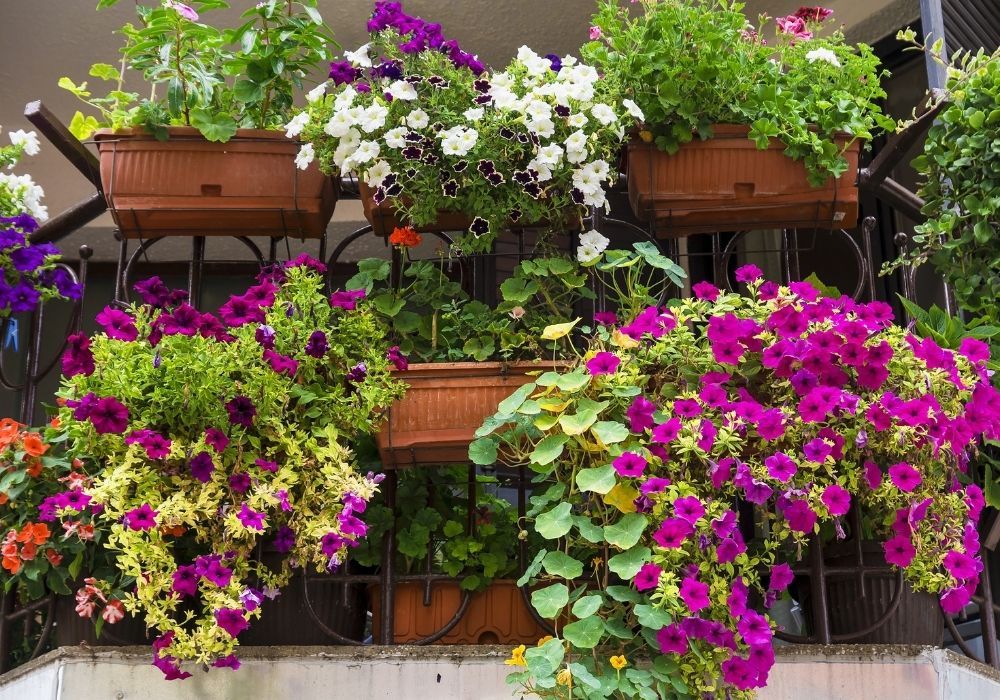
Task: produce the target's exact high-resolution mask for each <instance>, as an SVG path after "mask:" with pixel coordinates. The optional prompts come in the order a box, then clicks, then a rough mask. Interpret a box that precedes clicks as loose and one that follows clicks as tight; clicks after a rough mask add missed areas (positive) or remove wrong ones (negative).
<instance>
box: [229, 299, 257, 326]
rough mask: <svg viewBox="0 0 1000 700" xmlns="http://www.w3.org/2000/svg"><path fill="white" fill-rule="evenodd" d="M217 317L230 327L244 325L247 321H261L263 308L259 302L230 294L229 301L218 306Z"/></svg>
mask: <svg viewBox="0 0 1000 700" xmlns="http://www.w3.org/2000/svg"><path fill="white" fill-rule="evenodd" d="M219 318H221V319H222V320H223V321H224V322H225V323H226V324H227V325H229V326H231V327H239V326H245V325H246V324H248V323H261V322H263V320H264V310H263V309H262V308H261V307H260V304H258V303H256V302H254V301H252V300H250V299H247V298H246V297H242V296H231V297H229V301H227V302H226V303H225V304H223V305H222V306H220V307H219Z"/></svg>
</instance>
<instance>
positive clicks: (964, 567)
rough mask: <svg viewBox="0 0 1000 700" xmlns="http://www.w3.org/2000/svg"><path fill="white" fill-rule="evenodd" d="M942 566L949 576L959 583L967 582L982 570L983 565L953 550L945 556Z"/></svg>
mask: <svg viewBox="0 0 1000 700" xmlns="http://www.w3.org/2000/svg"><path fill="white" fill-rule="evenodd" d="M942 565H943V566H944V568H945V569H947V571H948V573H949V574H951V575H952V576H953V577H954V578H955V579H957V580H959V581H967V580H969V579H971V578H973V577H975V576H976V575H977V574H978V573H979V572H980V571H981V570H982V564H980V563H979V562H978V561H976V559H975V558H974V557H970V556H969V555H968V554H964V553H962V552H959V551H956V550H952V551H950V552H948V553H947V554H946V555H945V556H944V561H943V562H942Z"/></svg>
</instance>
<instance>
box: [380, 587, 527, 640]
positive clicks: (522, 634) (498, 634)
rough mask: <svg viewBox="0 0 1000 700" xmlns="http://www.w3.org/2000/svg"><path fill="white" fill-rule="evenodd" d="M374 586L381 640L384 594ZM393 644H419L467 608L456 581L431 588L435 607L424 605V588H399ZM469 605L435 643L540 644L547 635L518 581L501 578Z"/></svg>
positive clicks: (432, 603) (432, 604)
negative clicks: (532, 611)
mask: <svg viewBox="0 0 1000 700" xmlns="http://www.w3.org/2000/svg"><path fill="white" fill-rule="evenodd" d="M380 590H381V586H379V585H378V584H374V585H372V586H371V587H370V588H369V593H370V595H371V600H372V606H371V607H372V630H373V634H374V636H375V639H378V635H379V630H380V629H381V624H382V614H381V612H380V608H379V606H380V603H381V601H380V598H379V592H380ZM395 590H396V598H395V607H396V612H395V619H394V621H393V625H394V626H395V634H394V641H395V643H396V644H409V643H411V642H416V641H419V640H421V639H424V638H426V637H429V636H430V635H432V634H434V633H435V632H437V631H438V630H440V629H442V628H444V627H445V625H447V624H448V622H450V621H451V619H452V618H453V617H454V615H455V613H457V612H458V610H459V608H460V607H461V605H462V597H463V595H464V593H463V591H462V590H461V589H460V588H459V585H458V583H457V582H455V581H437V582H435V583H434V584H432V586H431V594H430V601H431V602H430V605H424V584H423V583H422V582H419V581H403V582H399V583H397V584H396V589H395ZM471 596H472V597H471V599H470V600H469V607H468V608H467V609H466V611H465V614H464V615H462V617H461V619H460V620H459V621H458V623H457V624H456V625H455V626H454V627H453V628H452V629H451V630H450V631H449V632H448V633H447V634H445V635H444V636H443V637H442V638H441V639H439V640H437V641H436V642H435V643H436V644H530V645H533V644H535V643H536V642H537V641H538V640H539V639H540V638H542V637H543V636H545V635H546V631H545V630H544V629H543V628H542V626H541V625H539V624H538V622H537V621H536V620H535V618H534V617H533V616H532V615H531V611H530V610H528V606H527V605H526V604H525V602H524V598H523V596H522V595H521V591H520V590H519V589H518V588H517V585H516V584H515V583H514V581H512V580H509V579H498V580H496V581H494V582H493V583H492V584H490V586H489V587H488V588H487V589H486V590H484V591H480V592H478V593H472V594H471Z"/></svg>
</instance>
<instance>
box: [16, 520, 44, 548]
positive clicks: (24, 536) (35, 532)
mask: <svg viewBox="0 0 1000 700" xmlns="http://www.w3.org/2000/svg"><path fill="white" fill-rule="evenodd" d="M50 534H52V533H50V532H49V526H48V525H46V524H45V523H28V524H27V525H25V526H24V527H23V528H22V529H21V531H20V532H19V533H17V541H18V542H24V543H26V544H25V547H27V546H28V545H27V543H32V544H36V545H37V544H45V540H47V539H49V535H50Z"/></svg>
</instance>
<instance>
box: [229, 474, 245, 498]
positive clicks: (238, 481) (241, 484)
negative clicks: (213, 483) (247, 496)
mask: <svg viewBox="0 0 1000 700" xmlns="http://www.w3.org/2000/svg"><path fill="white" fill-rule="evenodd" d="M229 488H231V489H232V490H233V491H235V492H236V493H246V492H247V489H249V488H250V475H249V474H247V473H246V472H240V473H239V474H233V475H232V476H230V477H229Z"/></svg>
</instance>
